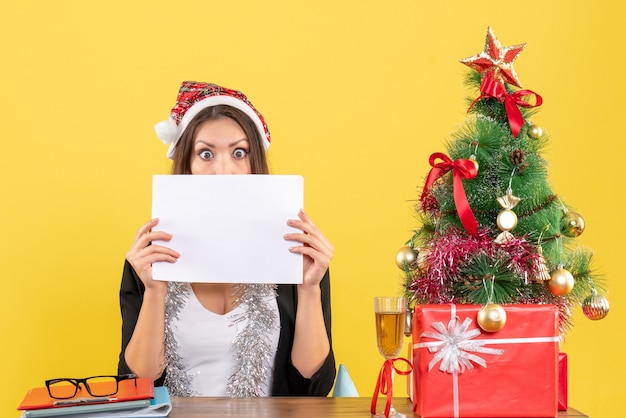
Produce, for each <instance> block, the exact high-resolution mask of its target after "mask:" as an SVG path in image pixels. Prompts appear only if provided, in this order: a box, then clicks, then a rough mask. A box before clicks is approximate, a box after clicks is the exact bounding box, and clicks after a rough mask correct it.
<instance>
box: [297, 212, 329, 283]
mask: <svg viewBox="0 0 626 418" xmlns="http://www.w3.org/2000/svg"><path fill="white" fill-rule="evenodd" d="M298 217H299V218H300V219H290V220H288V221H287V225H289V226H291V227H294V228H298V229H300V230H301V231H302V232H300V233H297V232H296V233H289V234H285V239H286V240H290V241H297V242H301V243H302V244H303V245H302V246H296V247H291V248H290V249H289V251H291V252H292V253H297V254H302V255H303V256H304V259H303V268H302V273H303V278H304V280H303V282H302V284H303V286H305V287H314V286H316V287H318V288H319V284H320V282H321V281H322V278H323V277H324V274H325V273H326V270H328V266H329V265H330V260H331V259H332V258H333V253H334V251H335V249H334V247H333V246H332V244H331V243H330V242H329V241H328V240H327V239H326V237H325V236H324V234H322V232H321V231H320V230H319V228H318V227H317V226H316V225H315V224H314V223H313V221H312V220H311V218H309V216H308V215H307V214H306V213H304V210H300V212H298Z"/></svg>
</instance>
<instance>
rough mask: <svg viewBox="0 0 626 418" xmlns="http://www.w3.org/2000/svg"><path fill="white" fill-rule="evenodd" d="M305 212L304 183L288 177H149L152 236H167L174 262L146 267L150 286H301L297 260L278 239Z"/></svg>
mask: <svg viewBox="0 0 626 418" xmlns="http://www.w3.org/2000/svg"><path fill="white" fill-rule="evenodd" d="M303 207H304V179H303V178H302V176H286V175H258V174H255V175H155V176H154V177H153V182H152V216H153V217H155V218H159V225H157V227H156V228H155V229H157V230H160V231H165V232H168V233H170V234H172V235H173V238H172V239H171V240H170V241H169V242H164V241H154V242H153V244H156V245H164V246H168V247H170V248H172V249H174V250H175V251H177V252H178V253H180V258H179V259H178V260H177V261H176V262H175V263H168V262H157V263H154V264H153V265H152V275H153V277H154V279H155V280H165V281H184V282H207V283H302V255H300V254H294V253H291V252H290V251H289V247H293V246H296V245H302V244H300V243H298V242H296V241H286V240H285V239H284V238H283V235H284V234H286V233H289V232H294V231H295V232H299V231H300V230H299V229H295V228H292V227H290V226H288V225H287V220H288V219H298V211H299V210H300V209H302V208H303Z"/></svg>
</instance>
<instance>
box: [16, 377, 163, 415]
mask: <svg viewBox="0 0 626 418" xmlns="http://www.w3.org/2000/svg"><path fill="white" fill-rule="evenodd" d="M135 380H136V382H137V385H136V386H135ZM106 384H107V383H94V384H92V385H90V386H91V387H92V388H93V387H96V385H106ZM81 387H82V385H81ZM152 398H154V382H153V380H152V379H150V378H137V379H129V380H122V381H121V382H119V386H118V391H117V393H116V394H115V395H111V396H108V397H96V398H94V397H91V396H89V394H88V393H87V391H86V390H85V389H84V388H82V390H80V391H79V392H78V394H77V395H76V396H75V397H73V398H70V399H53V398H51V397H50V395H49V394H48V389H47V388H46V387H45V386H43V387H37V388H34V389H30V390H29V391H28V392H27V393H26V396H25V397H24V400H23V401H22V403H21V404H20V406H18V407H17V409H19V410H26V411H29V410H37V409H46V408H54V409H62V408H70V407H73V408H75V407H78V406H80V407H84V406H95V405H98V404H109V405H111V404H114V403H119V402H127V401H137V400H145V399H148V400H150V399H152Z"/></svg>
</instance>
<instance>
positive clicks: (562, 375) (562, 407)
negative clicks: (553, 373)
mask: <svg viewBox="0 0 626 418" xmlns="http://www.w3.org/2000/svg"><path fill="white" fill-rule="evenodd" d="M558 400H559V411H567V354H565V353H559V389H558Z"/></svg>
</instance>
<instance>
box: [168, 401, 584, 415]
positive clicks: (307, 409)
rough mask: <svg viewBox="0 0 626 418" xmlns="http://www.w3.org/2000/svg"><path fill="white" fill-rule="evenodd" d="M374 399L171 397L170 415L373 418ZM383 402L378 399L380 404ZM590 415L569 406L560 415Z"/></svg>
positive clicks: (405, 405)
mask: <svg viewBox="0 0 626 418" xmlns="http://www.w3.org/2000/svg"><path fill="white" fill-rule="evenodd" d="M370 403H371V398H365V397H361V398H324V397H321V398H320V397H303V398H300V397H270V398H172V406H173V409H172V412H171V413H170V414H169V415H168V418H200V417H202V418H213V417H219V418H232V417H246V418H249V417H255V418H256V417H261V418H263V417H267V418H282V417H296V418H325V417H366V418H367V417H370ZM380 405H382V402H381V400H380V399H379V406H380ZM393 405H394V406H395V407H396V409H397V410H398V411H399V412H402V413H403V414H405V415H406V416H407V417H417V415H415V414H413V410H412V408H411V402H410V401H409V399H408V398H396V399H394V400H393ZM564 417H572V418H584V417H586V418H588V417H587V415H585V414H583V413H581V412H578V411H576V410H575V409H573V408H570V409H569V410H568V411H561V412H559V415H558V418H564Z"/></svg>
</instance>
